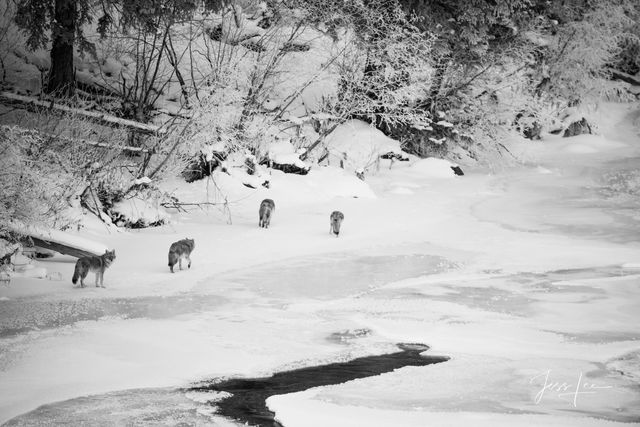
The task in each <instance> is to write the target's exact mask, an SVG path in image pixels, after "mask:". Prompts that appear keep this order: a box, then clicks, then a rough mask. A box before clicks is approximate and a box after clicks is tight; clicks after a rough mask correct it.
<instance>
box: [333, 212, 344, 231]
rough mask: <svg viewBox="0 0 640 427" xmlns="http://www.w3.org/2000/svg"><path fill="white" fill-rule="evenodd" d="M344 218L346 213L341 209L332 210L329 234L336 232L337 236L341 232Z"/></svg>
mask: <svg viewBox="0 0 640 427" xmlns="http://www.w3.org/2000/svg"><path fill="white" fill-rule="evenodd" d="M343 220H344V214H343V213H342V212H340V211H333V212H331V216H330V217H329V227H330V228H329V234H335V235H336V237H338V235H339V234H340V225H341V224H342V221H343Z"/></svg>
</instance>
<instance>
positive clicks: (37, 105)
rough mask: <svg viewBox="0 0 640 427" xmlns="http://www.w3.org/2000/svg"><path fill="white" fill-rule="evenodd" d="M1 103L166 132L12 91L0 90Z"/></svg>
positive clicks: (98, 121)
mask: <svg viewBox="0 0 640 427" xmlns="http://www.w3.org/2000/svg"><path fill="white" fill-rule="evenodd" d="M0 103H3V104H7V105H16V106H18V107H21V108H24V109H27V110H30V111H35V112H39V111H42V109H43V108H46V109H53V110H56V111H60V112H63V113H72V114H77V115H80V116H83V117H86V118H88V119H89V120H92V121H93V122H95V123H98V124H101V125H105V126H111V127H120V126H122V127H126V128H130V129H133V130H135V131H136V132H140V133H145V134H162V133H164V132H165V130H164V129H161V128H160V127H159V126H156V125H150V124H147V123H140V122H136V121H133V120H127V119H122V118H120V117H115V116H112V115H109V114H105V113H98V112H95V111H85V110H80V109H77V108H71V107H67V106H66V105H60V104H54V103H53V102H51V101H41V100H39V99H37V98H33V97H30V96H23V95H17V94H15V93H10V92H0Z"/></svg>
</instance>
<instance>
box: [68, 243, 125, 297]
mask: <svg viewBox="0 0 640 427" xmlns="http://www.w3.org/2000/svg"><path fill="white" fill-rule="evenodd" d="M115 259H116V251H115V249H114V250H112V251H108V250H105V251H104V254H102V255H100V256H86V257H82V258H79V259H78V261H76V269H75V270H74V272H73V278H72V279H71V282H72V283H73V284H74V285H75V284H76V283H77V282H78V279H80V287H82V288H84V279H85V278H86V277H87V274H89V272H90V271H91V272H93V273H95V274H96V288H97V287H98V281H100V286H101V287H103V288H104V271H105V270H106V269H107V268H109V266H110V265H111V264H112V263H113V261H114V260H115Z"/></svg>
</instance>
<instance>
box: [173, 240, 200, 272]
mask: <svg viewBox="0 0 640 427" xmlns="http://www.w3.org/2000/svg"><path fill="white" fill-rule="evenodd" d="M195 247H196V241H195V240H193V239H182V240H178V241H177V242H173V243H172V244H171V247H170V248H169V268H170V269H171V272H172V273H173V266H174V265H176V264H178V266H179V267H180V270H182V259H183V258H185V259H186V260H187V261H189V264H188V265H187V267H189V268H191V252H193V249H194V248H195Z"/></svg>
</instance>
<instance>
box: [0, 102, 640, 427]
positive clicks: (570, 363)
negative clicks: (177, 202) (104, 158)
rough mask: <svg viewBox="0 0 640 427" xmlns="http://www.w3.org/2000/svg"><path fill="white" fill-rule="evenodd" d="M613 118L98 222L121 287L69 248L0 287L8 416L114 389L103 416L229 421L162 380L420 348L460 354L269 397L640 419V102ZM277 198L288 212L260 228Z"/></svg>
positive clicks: (542, 417) (413, 417)
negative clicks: (505, 149)
mask: <svg viewBox="0 0 640 427" xmlns="http://www.w3.org/2000/svg"><path fill="white" fill-rule="evenodd" d="M597 116H598V117H599V119H600V131H601V133H602V135H598V136H592V135H586V136H579V137H574V138H560V137H553V136H549V137H546V138H545V140H544V141H535V142H531V141H528V142H521V141H520V142H519V141H514V142H512V143H511V144H510V145H509V149H510V151H511V152H512V153H514V154H515V155H516V156H517V157H518V158H519V159H520V160H521V162H519V163H518V164H513V165H512V166H510V167H503V168H500V169H499V171H497V172H493V173H489V172H487V171H486V170H480V169H478V170H473V168H467V169H465V175H464V176H461V177H458V176H454V175H453V173H451V174H449V173H448V170H447V168H446V164H443V163H442V162H437V161H435V162H434V161H433V160H416V159H412V161H410V162H396V163H394V164H393V167H392V168H391V169H388V167H389V163H382V164H381V169H380V171H379V173H377V174H375V175H368V176H367V180H366V184H365V183H363V182H362V181H360V180H358V179H357V178H355V177H354V176H353V175H352V174H351V173H347V172H344V171H342V170H340V169H337V168H320V167H315V168H313V169H312V170H311V172H310V173H309V174H308V175H305V176H298V175H285V174H283V173H279V172H277V171H276V172H273V174H272V177H271V180H270V182H271V187H270V189H266V188H259V189H258V190H254V189H249V188H246V187H242V186H239V187H238V188H235V187H233V184H232V183H231V182H230V181H229V182H227V181H225V180H227V179H228V178H225V176H223V175H220V176H219V178H220V179H219V181H218V185H219V186H220V187H221V189H222V190H224V191H226V192H227V194H231V196H230V197H229V206H228V208H229V210H228V212H227V211H225V212H227V213H228V214H226V213H225V214H224V215H223V214H221V209H222V208H221V207H220V206H212V207H211V208H210V210H209V211H207V210H206V209H194V210H192V211H191V212H190V213H188V214H184V213H183V214H179V215H177V214H173V215H172V220H171V224H170V225H167V226H163V227H160V228H153V229H146V230H141V231H130V232H116V231H113V230H110V229H107V228H106V227H103V226H102V225H98V224H94V225H93V226H92V227H87V228H86V229H85V230H84V232H83V234H82V235H83V237H85V238H88V239H91V240H95V241H98V242H100V243H101V244H104V245H106V246H108V247H109V248H113V249H115V250H116V255H117V259H116V261H115V262H114V264H113V266H112V267H111V268H110V269H109V270H108V271H107V273H106V274H105V286H106V289H99V288H94V287H91V286H89V287H87V288H85V289H79V288H74V287H72V285H71V282H70V278H71V275H72V272H73V266H74V264H73V261H74V259H73V258H70V257H55V258H53V259H51V260H43V261H40V262H39V264H40V266H42V267H45V268H47V270H48V271H50V272H60V273H61V275H62V277H63V278H64V280H61V281H56V280H39V279H29V278H15V279H14V280H13V281H12V283H11V285H10V286H8V287H0V326H1V329H0V422H4V421H7V420H9V419H11V418H13V417H15V416H17V415H19V414H23V413H25V412H27V411H31V410H33V409H35V408H36V407H38V406H40V405H43V404H49V403H53V402H59V401H64V400H68V399H74V398H79V397H82V399H76V400H72V401H70V402H66V403H60V404H58V405H53V406H51V407H49V408H50V409H47V410H41V411H38V412H36V413H34V414H35V415H34V416H33V418H31V421H33V422H35V421H36V420H37V421H38V422H41V423H45V424H46V422H47V420H51V419H52V418H50V417H53V416H54V415H55V414H59V413H60V412H61V411H62V410H63V409H64V410H72V409H69V408H73V407H76V408H78V407H82V408H84V409H83V410H85V409H86V410H87V411H88V410H89V409H87V408H89V407H94V410H95V405H100V404H102V405H103V406H102V408H106V407H109V408H113V407H116V408H119V410H118V411H116V412H117V414H116V413H115V412H113V410H103V411H101V412H100V413H99V414H96V413H93V412H92V413H91V414H92V415H91V416H100V417H102V418H101V420H102V421H103V422H106V423H107V424H108V423H109V420H111V422H115V421H114V420H117V422H116V423H121V424H126V423H127V420H130V419H131V418H127V416H128V415H127V414H129V413H131V414H132V415H131V417H135V415H134V413H138V414H139V412H140V411H141V410H140V408H138V407H136V406H135V405H134V404H133V403H131V402H135V399H136V397H137V398H139V399H141V400H140V402H144V403H145V405H142V403H140V406H144V407H145V408H147V409H146V410H147V411H149V408H157V411H158V412H160V411H161V408H166V405H176V406H180V405H183V406H184V405H187V404H186V403H185V401H189V402H191V403H190V404H189V405H191V406H190V408H191V407H193V408H194V411H196V415H194V416H195V417H196V419H197V422H198V423H200V424H207V423H214V422H215V423H218V422H220V419H219V417H218V418H214V417H215V416H214V415H211V414H210V411H209V412H207V410H206V408H208V407H209V406H208V405H206V404H205V403H202V401H203V400H206V398H202V396H200V397H197V396H196V397H194V396H192V395H185V394H181V392H179V391H178V392H174V394H173V395H171V397H168V395H166V394H163V395H162V396H163V397H162V398H158V397H153V396H154V394H153V393H154V392H152V391H149V389H151V388H158V389H159V388H166V387H168V388H170V389H172V390H174V389H175V388H176V387H183V386H187V385H189V384H192V383H194V382H198V381H202V380H207V379H213V378H221V377H230V376H264V375H268V374H270V373H272V372H276V371H281V370H285V369H292V368H296V367H302V366H308V365H317V364H322V363H327V362H331V361H337V360H348V359H350V358H354V357H359V356H363V355H370V354H379V353H383V352H392V351H396V347H395V344H396V343H399V342H418V343H425V344H427V345H429V346H431V349H430V350H429V351H428V353H429V354H433V355H446V356H449V357H450V358H451V360H449V361H448V362H444V363H440V364H436V365H429V366H425V367H405V368H402V369H398V370H396V371H393V372H390V373H387V374H383V375H379V376H375V377H369V378H365V379H360V380H355V381H350V382H348V383H344V384H339V385H334V386H327V387H319V388H315V389H310V390H307V391H305V392H300V393H293V394H289V395H283V396H273V397H271V398H269V400H268V405H269V407H270V408H271V410H273V411H274V412H275V413H276V418H277V419H278V420H280V421H281V422H282V423H283V424H284V425H286V426H311V425H318V426H320V425H322V426H326V425H380V426H389V425H394V426H402V425H406V426H419V425H438V426H444V425H491V426H495V425H504V426H514V425H534V424H545V425H553V426H556V425H557V426H566V425H576V426H578V425H579V426H591V425H614V424H617V423H620V422H627V423H628V422H638V421H640V388H639V381H640V343H639V342H640V341H639V340H640V331H639V330H638V327H637V325H638V324H639V321H640V314H639V313H640V287H639V286H638V285H639V284H640V199H639V196H640V175H639V174H638V167H639V166H640V144H639V143H640V135H639V133H638V132H639V131H638V128H637V127H634V125H633V121H634V120H635V121H636V126H637V124H638V121H640V118H639V117H640V110H639V109H638V105H613V104H609V105H606V106H602V107H601V108H600V110H599V111H598V112H597ZM443 165H444V167H443ZM165 185H166V186H167V187H168V188H169V187H171V185H172V184H171V183H166V184H165ZM173 186H174V187H175V190H176V194H180V196H181V199H182V200H194V201H197V200H200V201H201V200H202V199H204V198H205V197H207V196H205V194H207V195H209V196H210V195H211V192H212V191H213V190H212V189H211V188H210V187H207V182H206V181H201V182H196V183H193V184H183V183H178V182H176V183H173ZM267 197H269V198H272V199H274V200H275V203H276V210H275V215H274V217H273V219H272V222H271V227H270V228H269V229H260V228H258V226H257V222H258V205H259V203H260V201H261V200H262V199H263V198H267ZM333 210H341V211H342V212H343V213H344V215H345V220H344V223H343V228H342V230H341V234H340V237H339V238H335V237H332V236H331V235H330V234H329V214H330V213H331V212H332V211H333ZM229 219H231V223H232V224H231V225H230V224H228V223H227V222H228V220H229ZM185 237H191V238H194V239H195V240H196V248H195V251H194V253H193V255H192V260H193V265H192V268H191V269H190V270H183V271H177V272H176V273H175V274H171V273H170V272H169V269H168V267H167V265H166V262H167V251H168V247H169V245H170V244H171V242H173V241H176V240H179V239H182V238H185ZM49 277H55V275H49ZM88 282H89V283H92V278H91V277H90V278H89V281H88ZM349 331H351V332H352V333H350V332H349ZM362 331H365V332H366V333H361V332H362ZM336 333H338V336H345V337H348V338H347V339H344V340H336V339H335V336H336ZM332 337H333V338H332ZM133 389H145V390H147V391H145V390H140V391H137V392H135V391H134V392H130V391H126V390H133ZM116 391H119V393H121V394H108V395H104V396H103V397H97V398H96V397H94V398H92V397H90V395H101V394H104V393H108V392H116ZM123 393H124V394H123ZM87 396H89V397H87ZM122 396H126V398H125V397H122ZM189 398H191V400H189ZM125 401H126V402H127V403H124V402H125ZM107 402H110V403H109V405H112V406H108V405H107ZM114 402H115V403H114ZM83 405H84V406H83ZM136 411H138V412H136ZM109 417H111V418H109ZM92 419H93V418H92ZM94 420H95V419H94ZM76 421H77V419H76ZM70 422H73V418H72V419H71V421H70ZM96 422H97V421H96Z"/></svg>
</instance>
